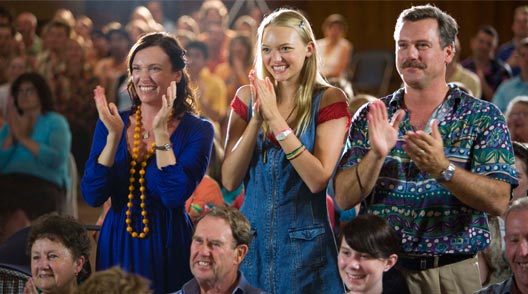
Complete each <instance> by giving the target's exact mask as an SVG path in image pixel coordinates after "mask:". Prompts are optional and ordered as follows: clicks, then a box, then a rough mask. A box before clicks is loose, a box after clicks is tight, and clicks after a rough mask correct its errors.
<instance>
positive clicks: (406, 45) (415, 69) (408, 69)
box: [395, 18, 454, 89]
mask: <svg viewBox="0 0 528 294" xmlns="http://www.w3.org/2000/svg"><path fill="white" fill-rule="evenodd" d="M396 29H397V30H396V33H395V38H396V62H397V63H396V65H397V69H398V73H399V74H400V76H401V78H402V80H403V81H404V82H405V84H406V85H408V86H410V87H411V88H417V89H424V88H427V87H428V86H429V85H430V84H432V83H434V82H443V83H445V71H446V64H448V63H450V62H451V60H452V59H453V56H454V50H453V44H449V45H447V46H446V47H445V48H442V47H441V45H440V37H439V35H438V22H437V21H436V19H432V18H426V19H423V20H419V21H405V22H403V24H402V25H401V26H400V27H397V28H396Z"/></svg>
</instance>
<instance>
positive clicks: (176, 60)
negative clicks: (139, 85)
mask: <svg viewBox="0 0 528 294" xmlns="http://www.w3.org/2000/svg"><path fill="white" fill-rule="evenodd" d="M155 46H158V47H160V48H161V49H162V50H163V51H164V52H165V54H167V56H168V57H169V59H170V62H171V65H172V71H173V72H176V71H181V72H182V78H181V80H180V82H179V83H177V84H176V100H175V101H174V105H173V106H172V109H173V114H172V117H181V116H182V115H183V114H184V113H185V112H191V113H194V114H196V100H195V94H194V91H193V90H192V89H191V88H190V86H189V74H188V73H187V70H186V69H185V66H186V64H187V63H186V60H185V50H184V49H183V48H182V47H181V46H180V43H179V42H178V41H177V40H176V38H174V37H173V36H171V35H169V34H167V33H158V32H155V33H150V34H146V35H144V36H142V37H141V38H140V39H139V40H138V41H137V42H136V44H134V46H132V49H130V53H128V75H129V77H131V75H132V62H133V61H134V57H135V56H136V53H138V52H139V51H141V50H143V49H145V48H148V47H155ZM127 90H128V93H129V94H130V97H131V99H132V113H134V112H135V111H136V109H137V108H138V107H139V106H140V105H141V100H139V96H138V94H137V92H136V89H135V88H134V84H133V82H132V79H129V81H128V85H127Z"/></svg>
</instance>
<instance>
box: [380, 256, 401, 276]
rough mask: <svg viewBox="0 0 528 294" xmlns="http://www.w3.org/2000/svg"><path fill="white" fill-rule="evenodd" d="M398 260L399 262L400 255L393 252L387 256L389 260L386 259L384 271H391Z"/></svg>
mask: <svg viewBox="0 0 528 294" xmlns="http://www.w3.org/2000/svg"><path fill="white" fill-rule="evenodd" d="M396 262H398V255H396V254H391V255H390V256H389V258H387V260H386V261H385V268H384V269H383V271H384V272H387V271H389V270H390V269H391V268H392V267H393V266H395V265H396Z"/></svg>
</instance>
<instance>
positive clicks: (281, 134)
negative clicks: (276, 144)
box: [275, 128, 293, 141]
mask: <svg viewBox="0 0 528 294" xmlns="http://www.w3.org/2000/svg"><path fill="white" fill-rule="evenodd" d="M291 133H293V130H292V129H291V128H287V129H285V130H282V131H280V132H279V133H278V134H277V135H275V139H276V140H277V141H282V140H284V139H286V137H288V136H289V135H290V134H291Z"/></svg>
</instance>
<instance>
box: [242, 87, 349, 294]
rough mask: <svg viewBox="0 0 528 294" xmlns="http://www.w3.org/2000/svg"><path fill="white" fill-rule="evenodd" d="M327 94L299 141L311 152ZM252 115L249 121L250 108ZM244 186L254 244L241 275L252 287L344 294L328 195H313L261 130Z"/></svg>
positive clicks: (316, 100)
mask: <svg viewBox="0 0 528 294" xmlns="http://www.w3.org/2000/svg"><path fill="white" fill-rule="evenodd" d="M323 92H324V91H319V93H318V94H317V95H316V96H315V97H314V99H313V109H312V112H313V113H312V120H311V121H310V123H309V124H308V126H307V128H306V130H305V132H304V133H303V134H302V135H301V136H300V137H299V140H300V141H301V142H302V143H303V144H304V146H306V149H307V150H308V151H310V152H313V150H314V145H315V132H316V127H317V125H316V122H317V112H318V110H319V103H320V101H321V97H322V94H323ZM250 105H251V104H250ZM248 111H249V116H251V108H250V107H249V109H248ZM245 187H246V196H245V199H244V204H243V205H242V207H241V211H242V212H243V213H244V215H245V216H246V217H247V218H248V220H249V221H250V223H251V229H252V231H253V234H254V239H253V241H252V243H251V245H250V247H249V252H248V254H247V256H246V258H245V259H244V262H243V264H242V268H241V271H242V272H243V273H244V275H245V276H246V278H247V280H248V281H249V283H250V284H252V285H254V286H256V287H259V288H261V289H264V290H265V291H267V292H269V293H275V294H284V293H289V294H295V293H299V294H301V293H302V294H308V293H314V294H315V293H317V294H322V293H324V294H338V293H344V292H345V290H344V287H343V284H342V282H341V279H340V277H339V272H338V268H337V247H336V243H335V239H334V235H333V232H332V229H331V228H330V223H329V219H328V214H327V208H326V193H325V190H323V191H321V192H318V193H312V192H310V189H309V188H308V186H306V184H305V183H304V182H303V180H302V179H301V177H300V176H299V174H298V173H297V172H296V171H295V169H294V168H293V165H292V164H291V163H290V162H289V161H288V160H287V159H286V157H285V154H284V151H283V150H282V148H281V147H280V146H279V145H278V144H277V143H273V142H271V141H270V140H269V139H267V138H266V137H265V135H264V134H263V132H262V130H261V131H260V132H259V135H258V138H257V143H256V146H255V148H254V151H253V154H252V159H251V163H250V166H249V172H248V175H247V176H246V178H245Z"/></svg>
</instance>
